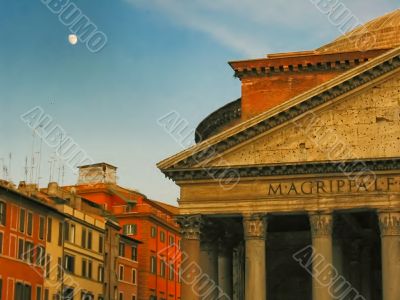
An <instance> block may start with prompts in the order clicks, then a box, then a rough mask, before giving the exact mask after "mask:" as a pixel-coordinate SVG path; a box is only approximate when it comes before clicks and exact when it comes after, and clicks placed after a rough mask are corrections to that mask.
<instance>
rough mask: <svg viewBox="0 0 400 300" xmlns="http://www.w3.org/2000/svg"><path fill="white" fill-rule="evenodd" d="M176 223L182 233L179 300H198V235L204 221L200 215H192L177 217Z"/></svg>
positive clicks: (199, 263) (199, 273) (200, 294)
mask: <svg viewBox="0 0 400 300" xmlns="http://www.w3.org/2000/svg"><path fill="white" fill-rule="evenodd" d="M177 222H178V224H179V225H180V227H181V233H182V241H181V247H182V249H181V251H182V263H181V270H182V271H181V272H182V273H181V299H185V300H200V299H201V298H202V291H201V290H199V287H198V284H197V283H198V282H197V279H198V278H199V276H201V275H202V268H201V262H200V234H201V229H202V226H203V223H204V221H203V218H202V217H201V216H200V215H194V216H179V217H178V218H177Z"/></svg>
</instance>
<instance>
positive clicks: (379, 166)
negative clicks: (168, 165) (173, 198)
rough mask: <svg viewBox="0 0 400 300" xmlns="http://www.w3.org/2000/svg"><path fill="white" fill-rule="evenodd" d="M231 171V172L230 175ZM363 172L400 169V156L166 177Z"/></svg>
mask: <svg viewBox="0 0 400 300" xmlns="http://www.w3.org/2000/svg"><path fill="white" fill-rule="evenodd" d="M227 170H229V172H227ZM344 170H345V172H346V173H353V172H360V171H366V170H368V171H390V170H400V157H398V158H390V159H365V160H360V159H357V160H346V161H330V162H304V163H294V164H270V165H253V166H229V167H214V168H207V169H203V168H197V169H168V170H164V174H165V175H166V176H167V177H169V178H171V179H173V180H175V181H188V180H207V179H216V178H217V179H223V178H228V177H229V175H231V174H232V172H233V173H235V174H237V176H238V178H246V177H268V176H283V175H284V176H287V175H305V174H335V173H344Z"/></svg>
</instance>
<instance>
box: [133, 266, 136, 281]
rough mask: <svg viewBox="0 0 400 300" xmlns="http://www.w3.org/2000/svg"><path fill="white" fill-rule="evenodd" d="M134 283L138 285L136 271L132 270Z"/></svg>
mask: <svg viewBox="0 0 400 300" xmlns="http://www.w3.org/2000/svg"><path fill="white" fill-rule="evenodd" d="M132 283H133V284H136V270H135V269H132Z"/></svg>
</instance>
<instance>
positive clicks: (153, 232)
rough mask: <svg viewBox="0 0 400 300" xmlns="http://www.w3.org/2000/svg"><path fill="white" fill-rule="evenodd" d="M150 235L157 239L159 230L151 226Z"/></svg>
mask: <svg viewBox="0 0 400 300" xmlns="http://www.w3.org/2000/svg"><path fill="white" fill-rule="evenodd" d="M150 235H151V237H152V238H155V237H156V236H157V230H156V228H155V227H154V226H151V229H150Z"/></svg>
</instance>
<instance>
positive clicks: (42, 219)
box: [39, 217, 44, 241]
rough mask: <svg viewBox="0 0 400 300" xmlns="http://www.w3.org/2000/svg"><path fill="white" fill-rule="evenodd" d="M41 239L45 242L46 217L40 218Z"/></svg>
mask: <svg viewBox="0 0 400 300" xmlns="http://www.w3.org/2000/svg"><path fill="white" fill-rule="evenodd" d="M39 239H40V240H42V241H43V240H44V217H40V218H39Z"/></svg>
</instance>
